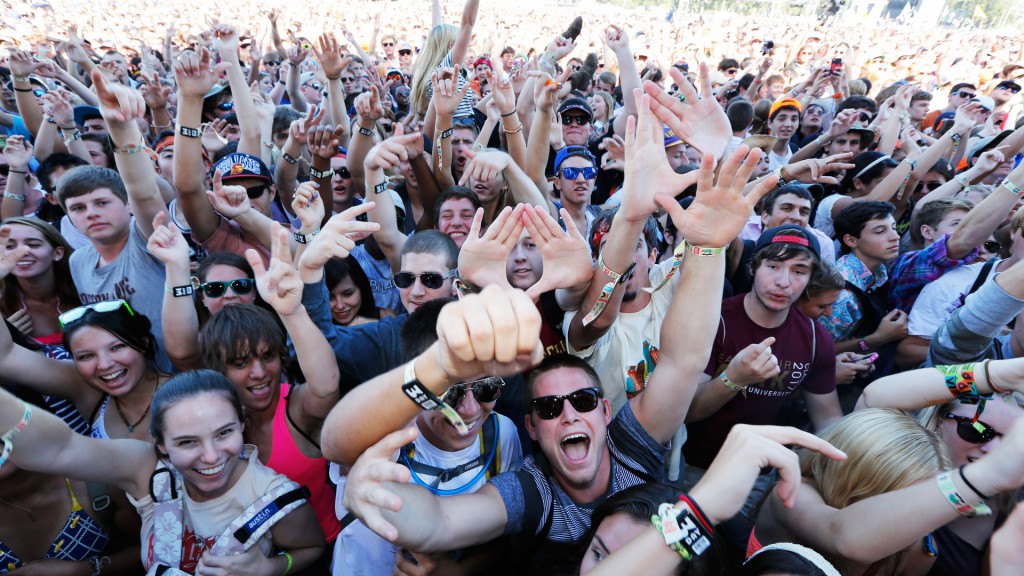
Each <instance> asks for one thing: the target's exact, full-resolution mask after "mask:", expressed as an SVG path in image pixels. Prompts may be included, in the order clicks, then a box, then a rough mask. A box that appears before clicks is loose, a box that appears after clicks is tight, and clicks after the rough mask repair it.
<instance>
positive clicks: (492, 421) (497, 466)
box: [480, 412, 501, 480]
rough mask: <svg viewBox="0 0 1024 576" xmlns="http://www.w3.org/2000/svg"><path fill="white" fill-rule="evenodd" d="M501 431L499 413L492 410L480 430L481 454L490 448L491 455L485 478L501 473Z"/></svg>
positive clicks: (488, 478)
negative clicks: (499, 428) (499, 439)
mask: <svg viewBox="0 0 1024 576" xmlns="http://www.w3.org/2000/svg"><path fill="white" fill-rule="evenodd" d="M500 434H501V432H500V431H499V430H498V414H497V413H495V412H491V415H490V416H488V417H487V420H485V421H484V425H483V427H482V429H481V430H480V455H481V456H484V455H485V454H487V451H488V449H490V452H491V456H490V459H489V460H487V472H486V473H485V476H484V477H485V478H486V479H487V480H490V479H491V478H494V477H495V476H497V475H498V474H500V473H501V442H499V441H498V437H499V436H500Z"/></svg>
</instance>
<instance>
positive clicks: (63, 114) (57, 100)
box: [42, 90, 75, 130]
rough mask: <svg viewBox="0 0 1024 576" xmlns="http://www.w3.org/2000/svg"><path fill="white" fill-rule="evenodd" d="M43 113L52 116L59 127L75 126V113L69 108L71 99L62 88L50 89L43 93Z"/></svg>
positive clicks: (67, 128) (68, 127)
mask: <svg viewBox="0 0 1024 576" xmlns="http://www.w3.org/2000/svg"><path fill="white" fill-rule="evenodd" d="M42 101H43V113H44V114H46V115H47V116H49V117H50V118H53V119H54V121H56V122H57V126H58V127H60V128H61V129H65V130H69V129H71V128H74V126H75V113H74V110H73V109H72V108H71V99H70V98H68V95H67V93H65V92H64V91H63V90H50V91H49V92H47V93H46V94H43V97H42Z"/></svg>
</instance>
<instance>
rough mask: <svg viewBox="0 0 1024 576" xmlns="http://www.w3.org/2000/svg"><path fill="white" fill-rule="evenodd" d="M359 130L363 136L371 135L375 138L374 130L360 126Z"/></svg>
mask: <svg viewBox="0 0 1024 576" xmlns="http://www.w3.org/2000/svg"><path fill="white" fill-rule="evenodd" d="M358 132H359V133H360V134H362V135H363V136H369V137H370V138H373V130H367V129H366V128H363V127H362V126H360V127H359V130H358Z"/></svg>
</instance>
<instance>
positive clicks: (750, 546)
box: [747, 528, 764, 558]
mask: <svg viewBox="0 0 1024 576" xmlns="http://www.w3.org/2000/svg"><path fill="white" fill-rule="evenodd" d="M761 548H764V545H763V544H761V543H760V542H758V541H757V529H756V528H755V529H754V530H751V531H750V539H749V540H747V558H750V557H751V556H753V555H754V553H755V552H757V551H758V550H760V549H761Z"/></svg>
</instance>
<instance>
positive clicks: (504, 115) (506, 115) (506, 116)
mask: <svg viewBox="0 0 1024 576" xmlns="http://www.w3.org/2000/svg"><path fill="white" fill-rule="evenodd" d="M518 111H519V110H517V109H513V110H512V111H511V112H509V113H508V114H502V115H501V117H502V118H508V117H509V116H511V115H513V114H515V113H516V112H518Z"/></svg>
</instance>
